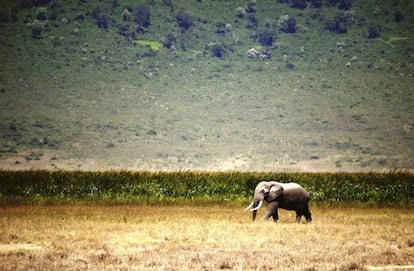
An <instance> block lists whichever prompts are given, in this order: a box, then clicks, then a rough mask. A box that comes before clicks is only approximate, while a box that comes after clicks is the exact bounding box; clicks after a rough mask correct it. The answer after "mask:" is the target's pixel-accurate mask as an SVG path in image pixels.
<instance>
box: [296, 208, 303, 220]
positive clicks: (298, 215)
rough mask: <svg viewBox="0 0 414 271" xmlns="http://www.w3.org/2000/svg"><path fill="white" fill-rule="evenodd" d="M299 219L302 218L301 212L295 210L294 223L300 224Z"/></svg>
mask: <svg viewBox="0 0 414 271" xmlns="http://www.w3.org/2000/svg"><path fill="white" fill-rule="evenodd" d="M301 217H302V212H301V211H300V210H296V223H299V222H300V218H301Z"/></svg>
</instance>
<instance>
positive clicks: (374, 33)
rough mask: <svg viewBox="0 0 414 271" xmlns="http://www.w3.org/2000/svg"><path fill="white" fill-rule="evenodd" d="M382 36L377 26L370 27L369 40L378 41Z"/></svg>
mask: <svg viewBox="0 0 414 271" xmlns="http://www.w3.org/2000/svg"><path fill="white" fill-rule="evenodd" d="M379 36H380V28H379V26H377V25H371V26H369V27H368V31H367V38H368V39H376V38H379Z"/></svg>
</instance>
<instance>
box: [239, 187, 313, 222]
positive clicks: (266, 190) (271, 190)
mask: <svg viewBox="0 0 414 271" xmlns="http://www.w3.org/2000/svg"><path fill="white" fill-rule="evenodd" d="M309 200H310V195H309V193H308V191H306V190H305V189H304V188H303V187H302V186H300V185H299V184H297V183H278V182H260V183H259V184H258V185H257V186H256V189H255V191H254V197H253V202H252V203H251V204H250V205H249V206H248V207H247V208H246V209H245V210H250V211H253V214H252V218H253V221H254V220H255V219H256V215H257V210H258V209H259V208H260V207H261V205H262V203H263V201H267V202H268V207H267V210H266V213H265V215H264V217H263V219H264V220H268V219H269V218H270V217H271V216H272V217H273V220H274V221H275V222H277V220H278V219H279V215H278V212H277V209H278V208H282V209H285V210H292V211H296V222H297V223H299V222H300V218H301V217H302V216H304V217H305V218H306V220H307V222H310V221H312V217H311V213H310V210H309Z"/></svg>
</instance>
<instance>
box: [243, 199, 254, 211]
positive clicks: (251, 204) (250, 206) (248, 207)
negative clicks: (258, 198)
mask: <svg viewBox="0 0 414 271" xmlns="http://www.w3.org/2000/svg"><path fill="white" fill-rule="evenodd" d="M253 204H254V202H253V201H252V203H250V205H249V206H247V207H246V209H244V210H245V211H247V210H249V209H250V208H252V206H253Z"/></svg>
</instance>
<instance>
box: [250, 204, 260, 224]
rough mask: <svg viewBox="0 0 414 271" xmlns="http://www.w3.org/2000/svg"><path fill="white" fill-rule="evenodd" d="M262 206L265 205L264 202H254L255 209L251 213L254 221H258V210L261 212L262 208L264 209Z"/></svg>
mask: <svg viewBox="0 0 414 271" xmlns="http://www.w3.org/2000/svg"><path fill="white" fill-rule="evenodd" d="M262 204H263V200H260V201H257V200H255V201H254V202H253V208H252V209H251V211H253V213H252V219H253V221H255V220H256V215H257V210H259V209H260V207H262Z"/></svg>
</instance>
